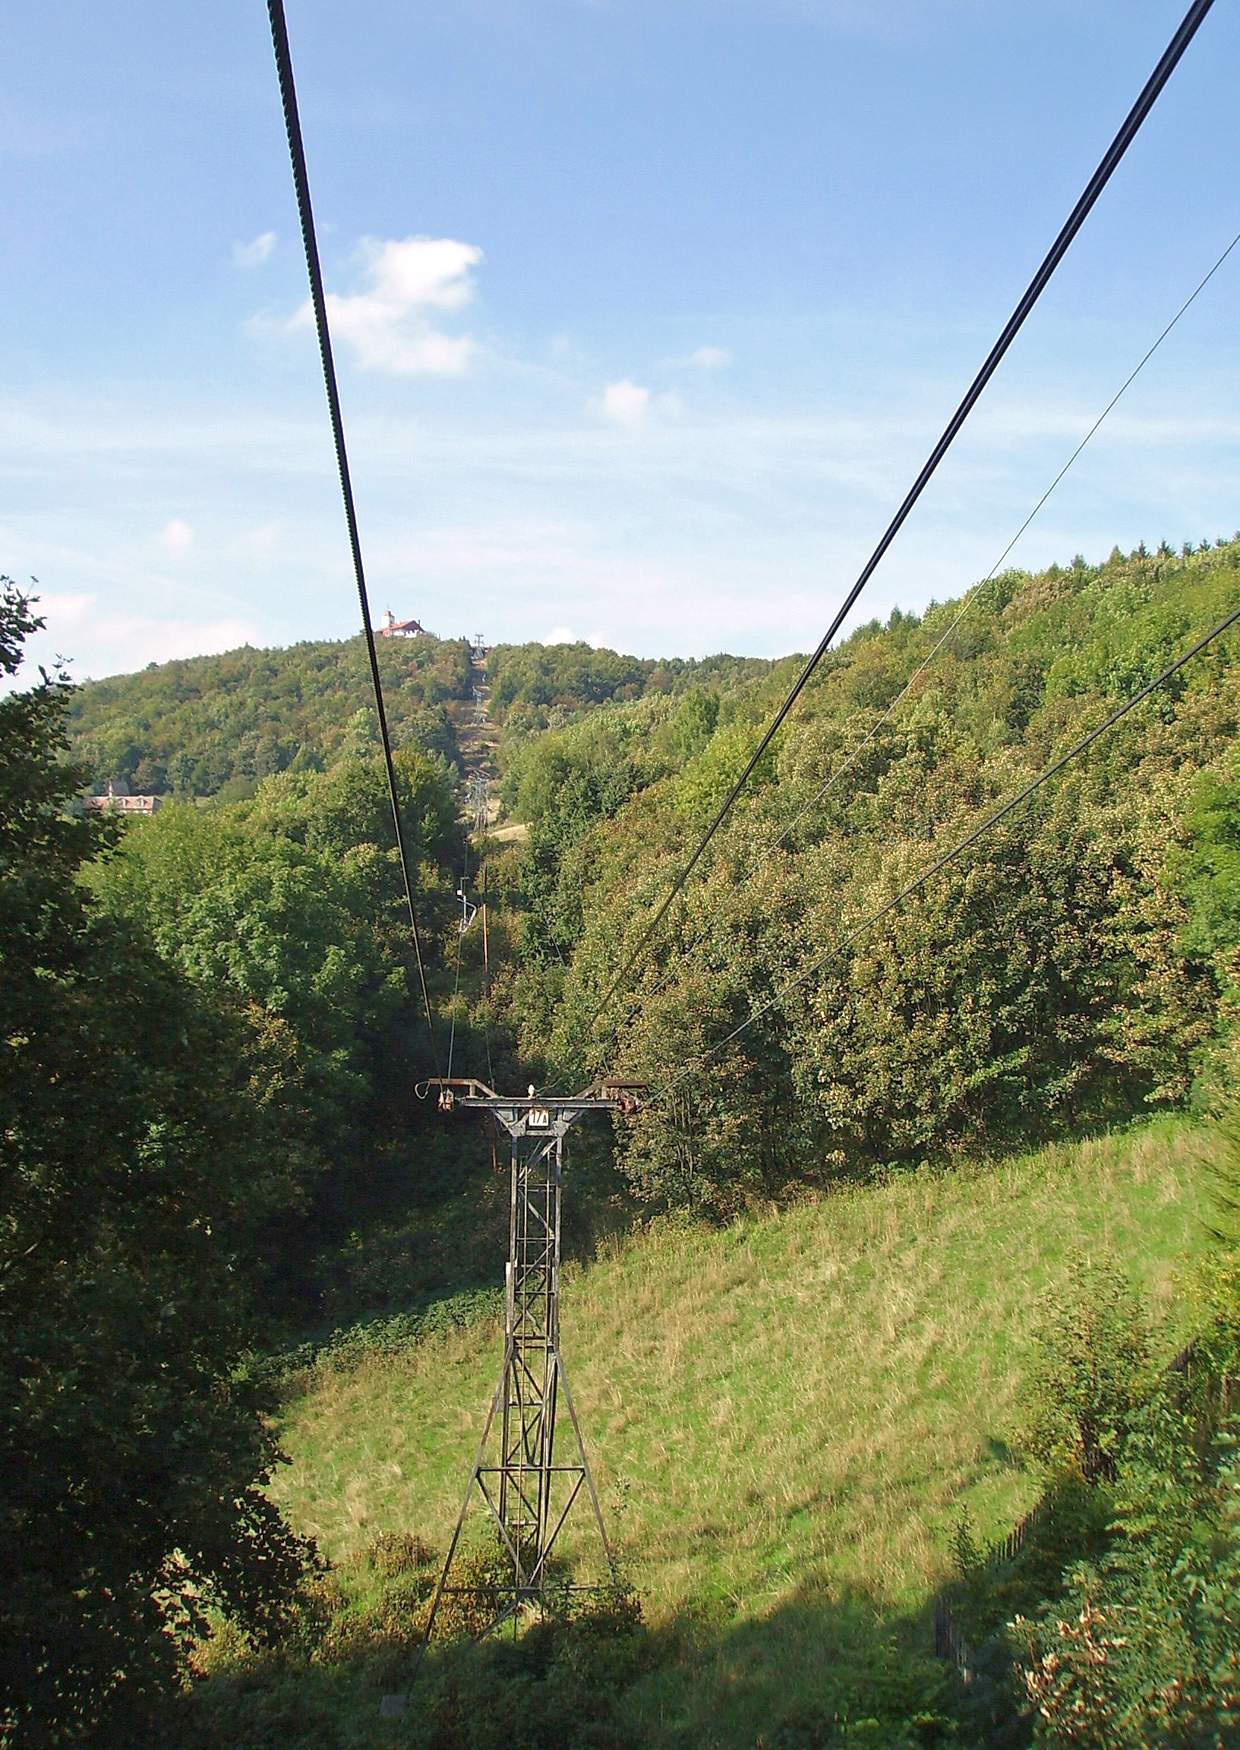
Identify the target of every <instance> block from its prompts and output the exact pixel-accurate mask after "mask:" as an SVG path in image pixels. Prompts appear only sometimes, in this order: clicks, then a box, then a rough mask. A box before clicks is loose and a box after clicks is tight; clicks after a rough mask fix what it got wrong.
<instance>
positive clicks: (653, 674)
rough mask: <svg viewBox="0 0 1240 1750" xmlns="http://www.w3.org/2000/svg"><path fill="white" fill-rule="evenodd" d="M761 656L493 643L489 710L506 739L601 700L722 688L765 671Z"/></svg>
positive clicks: (561, 721) (554, 723) (555, 724)
mask: <svg viewBox="0 0 1240 1750" xmlns="http://www.w3.org/2000/svg"><path fill="white" fill-rule="evenodd" d="M771 666H772V665H771V663H770V662H768V661H766V660H764V659H763V658H762V657H758V656H725V655H720V656H707V657H702V658H700V659H698V658H694V657H684V656H672V657H659V658H655V657H642V656H623V655H621V654H620V653H619V652H618V651H615V650H605V649H595V648H594V646H593V645H590V644H497V645H496V646H495V647H494V649H492V650H491V651H490V652H489V653H488V658H487V678H488V680H489V681H490V686H491V711H492V715H493V716H494V717H495V720H496V721H497V722H498V723H502V724H503V725H504V728H505V730H506V731H507V736H508V740H509V741H510V742H511V741H512V740H513V739H514V738H515V737H518V736H522V735H527V734H529V733H531V732H534V733H537V732H538V731H540V730H543V729H559V728H563V726H564V725H565V724H566V723H569V722H571V721H572V720H573V719H574V718H576V717H579V716H581V715H583V714H584V713H587V712H589V711H592V710H594V709H595V708H596V707H597V706H599V705H606V704H611V703H616V704H623V703H625V702H627V701H629V700H632V699H640V698H642V697H643V696H644V695H645V694H647V693H654V694H659V695H663V694H668V693H682V692H684V691H685V690H686V689H687V688H689V687H693V686H709V687H712V688H723V689H725V690H727V689H730V688H732V687H734V686H737V685H739V684H741V683H742V682H744V681H747V680H751V679H753V678H754V677H756V676H758V675H763V674H766V672H767V671H768V670H769V669H770V667H771Z"/></svg>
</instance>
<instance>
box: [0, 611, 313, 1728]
mask: <svg viewBox="0 0 1240 1750" xmlns="http://www.w3.org/2000/svg"><path fill="white" fill-rule="evenodd" d="M37 623H38V622H36V621H35V620H34V619H33V618H32V616H31V613H30V610H29V605H28V602H27V601H26V600H25V598H24V597H23V596H22V595H21V594H20V593H19V592H18V591H17V590H16V589H15V588H13V587H12V586H11V585H9V584H7V583H6V584H5V585H4V586H3V593H2V594H0V672H3V673H5V674H13V673H14V672H15V671H16V669H17V666H18V662H19V660H20V651H21V645H22V642H23V640H24V638H25V637H26V636H27V635H28V634H29V632H30V631H31V630H32V629H33V628H34V627H35V626H36V625H37ZM67 691H68V690H67V688H66V686H65V685H64V683H63V681H62V680H61V679H60V678H59V677H55V676H53V677H48V676H46V675H45V676H44V677H43V678H42V680H41V681H40V683H39V684H38V685H36V686H34V687H32V688H30V689H28V690H26V691H23V692H13V693H10V694H8V695H7V696H6V697H4V698H3V699H0V984H2V986H3V990H4V1007H3V1026H2V1027H0V1137H2V1138H3V1165H2V1169H0V1171H2V1177H0V1397H2V1399H3V1403H4V1416H3V1418H0V1474H2V1475H3V1478H4V1490H3V1497H2V1500H0V1529H2V1535H0V1735H2V1736H3V1737H4V1740H5V1741H6V1742H10V1741H11V1742H14V1743H32V1744H37V1743H55V1742H65V1741H69V1740H75V1739H77V1738H79V1737H82V1736H84V1735H88V1734H90V1733H92V1732H106V1733H107V1734H108V1741H111V1742H140V1741H141V1740H142V1735H143V1730H144V1728H143V1721H144V1720H145V1719H146V1717H147V1715H148V1713H149V1710H150V1708H151V1706H152V1704H153V1702H154V1701H155V1699H156V1698H157V1697H158V1696H159V1695H160V1694H161V1693H163V1692H165V1691H166V1690H167V1689H168V1688H169V1686H170V1685H171V1684H172V1683H173V1682H174V1680H175V1677H176V1674H177V1672H178V1669H179V1667H180V1663H181V1658H182V1650H183V1647H184V1643H185V1640H186V1637H187V1636H188V1635H189V1634H190V1633H191V1632H192V1631H193V1630H194V1629H195V1628H198V1627H200V1626H201V1624H202V1621H203V1613H204V1611H205V1609H206V1608H207V1607H208V1606H209V1605H211V1604H213V1603H218V1604H219V1605H221V1606H222V1607H223V1608H225V1609H226V1610H228V1611H229V1612H230V1613H232V1614H234V1615H235V1616H236V1617H237V1618H238V1619H239V1620H240V1621H242V1622H244V1623H245V1624H246V1625H247V1626H248V1627H249V1628H250V1629H251V1630H252V1631H254V1632H256V1633H257V1634H259V1635H260V1636H261V1635H262V1634H264V1633H265V1632H267V1631H268V1630H269V1629H270V1628H271V1627H272V1626H273V1624H274V1623H275V1621H276V1620H277V1618H278V1616H279V1614H280V1611H281V1609H282V1607H283V1604H284V1602H285V1601H286V1600H287V1599H288V1597H289V1596H290V1594H291V1591H292V1589H293V1588H294V1586H295V1584H296V1581H297V1578H298V1576H299V1573H300V1571H301V1568H302V1565H303V1559H304V1555H305V1551H304V1549H303V1547H302V1546H301V1545H300V1544H299V1542H298V1540H297V1539H296V1538H294V1536H293V1535H292V1534H291V1533H290V1532H289V1530H288V1528H287V1527H286V1526H285V1524H284V1523H283V1521H282V1519H281V1517H280V1515H279V1513H278V1512H277V1510H276V1509H275V1508H274V1506H273V1505H272V1504H271V1502H270V1500H269V1499H268V1498H267V1496H266V1494H265V1493H264V1490H263V1485H264V1483H265V1481H266V1479H267V1478H268V1477H269V1476H270V1474H271V1472H272V1470H273V1468H274V1467H275V1465H276V1464H277V1462H278V1461H279V1453H278V1451H277V1448H276V1446H275V1443H274V1438H273V1436H272V1434H271V1433H270V1432H269V1430H268V1428H267V1425H266V1423H265V1421H264V1419H263V1411H264V1409H265V1408H266V1405H265V1403H264V1400H263V1399H262V1398H261V1396H260V1395H259V1394H258V1393H257V1391H256V1390H255V1389H254V1388H253V1387H252V1386H248V1385H246V1384H243V1383H240V1382H239V1381H238V1380H237V1378H236V1375H235V1369H236V1363H237V1360H238V1357H239V1356H240V1354H241V1352H242V1351H243V1349H244V1348H245V1346H246V1345H247V1343H248V1342H249V1341H250V1340H251V1338H252V1327H251V1323H250V1318H249V1312H248V1307H247V1296H246V1292H245V1285H244V1282H243V1279H242V1276H241V1274H240V1273H239V1271H238V1269H237V1267H236V1266H237V1257H238V1253H239V1251H240V1250H241V1249H242V1247H243V1240H242V1236H243V1234H244V1232H245V1230H246V1227H247V1225H248V1222H249V1219H250V1217H249V1213H248V1209H247V1204H248V1199H249V1194H250V1185H251V1181H252V1178H253V1175H254V1168H255V1162H254V1160H253V1159H252V1157H251V1155H250V1152H249V1150H248V1147H247V1104H248V1098H249V1096H248V1091H247V1088H246V1086H245V1084H244V1078H243V1077H242V1076H240V1075H238V1074H237V1073H236V1060H235V1058H234V1057H233V1056H232V1054H231V1052H230V1049H229V1040H228V1036H227V1029H226V1028H224V1027H222V1026H221V1024H220V1021H219V1019H218V1017H217V1016H216V1015H215V1014H214V1013H213V1012H212V1011H211V1009H210V1007H209V1006H208V1005H207V1004H204V1003H203V1002H201V1001H199V999H198V997H197V996H196V994H195V992H194V991H193V989H192V988H191V987H190V986H189V985H188V984H187V982H186V981H185V980H184V978H182V977H180V976H179V975H178V974H177V973H176V971H175V970H174V969H173V968H172V967H170V966H169V965H168V964H167V963H166V962H164V961H163V960H161V958H160V957H159V956H158V955H157V954H156V952H155V951H154V950H153V948H152V947H151V946H150V944H149V942H148V940H147V939H146V938H145V936H144V934H143V933H142V931H141V930H140V929H139V928H138V927H137V926H135V925H134V924H132V923H129V922H125V921H121V920H118V919H115V918H113V917H110V916H108V915H107V914H106V913H105V912H104V911H103V910H102V909H101V908H100V907H99V906H98V905H97V904H95V903H94V902H93V901H92V900H91V899H90V898H89V897H88V895H87V893H86V891H85V890H84V888H83V886H82V885H81V882H80V880H79V876H80V874H81V872H82V871H83V870H84V869H85V868H86V867H88V866H89V865H90V864H91V862H92V860H94V859H97V858H98V857H100V856H101V855H103V854H105V853H106V852H107V851H108V849H109V847H110V840H111V833H110V830H109V828H108V827H107V826H106V825H105V826H101V825H99V824H97V823H94V822H90V821H86V820H82V819H80V818H76V819H75V818H71V817H70V816H69V815H68V814H66V812H65V808H64V805H65V803H66V802H67V800H68V799H69V797H70V796H71V795H72V794H73V792H74V790H75V788H76V784H77V774H76V772H75V771H74V769H73V768H72V767H69V766H66V765H65V764H64V763H63V755H64V752H65V749H66V744H67V736H66V728H65V717H66V710H67Z"/></svg>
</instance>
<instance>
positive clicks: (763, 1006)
mask: <svg viewBox="0 0 1240 1750" xmlns="http://www.w3.org/2000/svg"><path fill="white" fill-rule="evenodd" d="M1237 620H1240V606H1238V607H1234V608H1233V609H1232V610H1231V612H1230V613H1229V614H1228V615H1227V616H1226V618H1225V619H1222V620H1220V621H1219V623H1218V625H1217V626H1215V627H1214V628H1213V629H1212V630H1211V631H1209V632H1207V633H1206V634H1205V636H1204V637H1203V638H1199V639H1198V640H1197V642H1196V643H1195V644H1194V645H1193V646H1192V647H1191V649H1189V650H1186V651H1184V653H1183V655H1181V656H1177V657H1176V659H1175V661H1174V662H1172V663H1169V664H1168V666H1167V667H1166V668H1165V669H1164V670H1163V671H1162V673H1161V674H1160V675H1158V676H1157V677H1156V679H1154V680H1152V681H1149V682H1148V683H1147V684H1146V685H1145V686H1143V687H1142V688H1141V690H1140V692H1137V693H1134V694H1133V695H1132V697H1131V698H1129V699H1125V701H1124V703H1123V704H1122V705H1119V706H1117V707H1116V709H1115V710H1114V711H1112V712H1111V714H1110V716H1109V717H1106V718H1104V719H1103V721H1102V722H1101V723H1099V724H1098V725H1097V726H1096V728H1094V729H1091V730H1090V732H1089V734H1088V735H1084V736H1082V737H1081V739H1080V741H1078V742H1077V743H1076V744H1075V746H1073V747H1070V748H1069V749H1068V751H1067V753H1065V754H1062V755H1061V756H1060V757H1059V759H1057V760H1055V761H1054V763H1053V764H1051V765H1049V766H1047V767H1046V769H1045V770H1044V771H1042V772H1039V774H1038V776H1037V777H1036V778H1034V779H1032V780H1031V781H1030V782H1029V783H1028V784H1026V785H1025V786H1024V788H1023V789H1021V790H1018V791H1017V792H1016V794H1015V796H1010V797H1009V798H1008V800H1007V801H1006V802H1004V803H1003V804H1001V806H1000V807H998V808H996V809H995V810H994V811H993V813H991V814H988V815H987V816H986V818H985V820H983V821H982V822H981V823H980V824H979V825H977V826H975V827H974V828H973V829H972V830H971V831H970V832H967V833H966V834H965V836H964V837H963V838H962V839H960V840H959V841H958V842H957V843H956V844H954V845H953V846H952V848H951V850H950V851H944V853H943V855H942V856H941V857H936V858H935V860H934V862H932V863H931V864H930V865H929V867H928V868H926V869H923V870H922V872H921V874H920V875H918V876H915V877H914V879H913V880H912V881H909V882H907V883H906V884H905V886H903V887H902V888H901V889H900V891H899V892H898V893H897V894H895V895H894V896H893V897H892V898H891V899H889V900H887V901H885V903H884V904H882V905H881V906H879V908H878V910H877V911H874V912H871V914H870V915H869V917H867V918H865V919H864V920H863V922H861V923H859V924H858V925H857V926H856V928H855V929H853V930H850V931H849V933H848V934H847V935H846V936H844V937H842V938H841V940H840V941H838V942H833V943H832V944H831V946H830V947H829V948H827V949H825V950H824V952H823V953H821V954H819V955H818V957H817V958H816V959H814V960H811V961H810V963H809V965H808V966H806V967H804V968H803V969H802V970H801V971H800V972H798V973H797V975H796V977H795V978H790V979H789V980H788V982H787V983H786V984H783V985H781V986H780V988H779V989H778V990H777V991H775V992H774V993H773V994H772V995H771V996H770V997H768V998H767V1000H766V1001H765V1002H764V1003H759V1005H758V1007H757V1008H756V1009H752V1010H750V1012H749V1014H748V1015H747V1016H746V1017H745V1019H744V1020H743V1021H742V1022H741V1023H740V1024H739V1025H738V1026H736V1027H733V1029H732V1031H731V1032H730V1033H725V1034H724V1036H723V1038H722V1039H720V1040H718V1041H717V1042H716V1043H715V1044H714V1045H712V1046H711V1048H710V1050H709V1051H705V1052H703V1053H702V1055H701V1056H700V1057H698V1058H695V1059H694V1061H693V1062H692V1063H691V1064H689V1065H687V1066H686V1067H685V1068H684V1069H682V1070H680V1071H679V1073H678V1074H676V1075H674V1076H672V1077H671V1078H670V1079H669V1080H668V1081H666V1082H661V1083H659V1084H657V1085H656V1087H655V1089H654V1092H655V1093H656V1095H662V1094H666V1093H668V1092H669V1091H670V1090H671V1089H672V1088H674V1087H677V1086H678V1085H679V1084H680V1083H681V1082H682V1081H684V1080H685V1079H686V1078H687V1077H689V1076H693V1075H696V1074H697V1073H698V1071H699V1070H701V1069H702V1068H703V1067H704V1066H705V1065H706V1064H708V1063H709V1062H710V1060H711V1058H712V1057H717V1056H718V1054H719V1053H720V1052H721V1051H722V1050H723V1049H724V1048H725V1046H728V1045H730V1044H731V1043H732V1041H733V1040H734V1039H738V1038H739V1037H740V1035H741V1034H742V1033H744V1032H746V1031H747V1029H748V1028H750V1027H752V1026H753V1024H754V1022H755V1021H760V1020H761V1019H762V1017H763V1016H764V1015H768V1014H769V1013H770V1012H771V1010H772V1009H774V1008H777V1007H778V1006H779V1005H780V1004H781V1003H782V1002H783V1001H784V999H785V998H786V997H787V996H789V995H790V993H791V992H792V991H794V990H796V989H797V988H798V987H799V986H800V985H803V984H804V983H805V982H806V980H807V979H810V978H812V977H813V976H814V974H815V973H816V972H818V971H819V970H820V969H821V968H822V967H823V966H825V965H826V964H827V962H828V961H830V960H834V959H835V958H836V957H837V955H840V954H844V953H846V952H847V950H848V949H849V948H851V947H852V946H853V944H854V943H855V942H857V941H859V940H860V938H861V937H862V936H864V935H866V934H867V932H868V931H870V930H872V929H873V928H874V926H875V925H876V924H879V923H881V922H882V920H883V919H884V918H885V917H888V916H890V914H891V913H892V912H893V911H895V910H896V908H897V907H898V906H901V905H903V903H904V901H905V900H906V899H908V898H909V897H910V896H911V895H912V894H914V893H916V892H918V891H919V890H920V889H921V888H923V887H925V886H926V884H927V883H928V882H930V881H932V880H933V879H934V877H935V876H936V875H940V874H942V872H943V870H944V869H946V868H947V867H948V866H949V865H950V864H952V863H954V862H955V861H956V859H957V858H958V857H960V856H962V855H963V854H964V852H965V851H967V850H969V849H970V847H971V846H973V845H975V844H976V843H977V841H978V840H979V839H980V838H983V837H984V836H985V834H986V833H988V832H989V831H990V830H991V828H992V827H995V826H998V824H999V822H1000V821H1001V820H1004V819H1006V818H1007V816H1008V815H1009V814H1011V813H1013V811H1014V810H1015V809H1017V808H1019V807H1020V806H1021V804H1022V803H1023V802H1027V801H1028V800H1029V798H1030V797H1031V796H1032V795H1033V794H1034V792H1035V791H1036V790H1040V789H1041V788H1042V786H1043V785H1044V784H1048V783H1049V782H1050V780H1051V779H1052V778H1054V777H1057V776H1058V774H1059V773H1060V772H1062V771H1063V769H1064V767H1065V766H1067V765H1070V764H1071V763H1072V761H1073V760H1075V759H1077V758H1079V756H1080V755H1081V754H1083V753H1085V752H1086V750H1087V749H1089V748H1091V747H1092V746H1093V744H1094V743H1095V742H1096V741H1097V740H1098V739H1099V738H1100V737H1101V736H1103V735H1105V734H1106V733H1107V731H1108V730H1110V729H1114V727H1115V725H1116V724H1117V723H1119V722H1120V721H1121V720H1122V719H1123V718H1125V717H1126V716H1127V715H1128V713H1129V712H1130V711H1133V710H1135V709H1136V707H1137V706H1138V705H1140V704H1141V703H1142V702H1143V701H1144V700H1146V699H1148V698H1149V696H1150V694H1151V693H1156V692H1157V691H1158V690H1159V688H1160V687H1164V686H1166V684H1167V682H1168V681H1169V680H1170V679H1171V678H1172V676H1173V675H1176V674H1178V673H1179V671H1180V670H1181V669H1182V668H1183V667H1184V666H1185V664H1186V663H1189V662H1191V661H1192V660H1193V658H1194V657H1195V656H1200V654H1201V652H1202V651H1203V650H1206V649H1208V647H1209V646H1210V645H1211V644H1213V643H1214V641H1215V639H1216V638H1221V637H1222V635H1223V633H1224V632H1226V631H1227V630H1228V628H1229V627H1231V626H1234V625H1235V623H1236V622H1237Z"/></svg>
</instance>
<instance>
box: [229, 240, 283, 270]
mask: <svg viewBox="0 0 1240 1750" xmlns="http://www.w3.org/2000/svg"><path fill="white" fill-rule="evenodd" d="M275 246H276V234H275V232H274V231H260V232H259V234H258V236H257V237H255V238H254V239H253V241H252V242H250V243H234V244H233V246H232V258H233V266H234V267H261V266H262V265H263V263H264V262H265V261H267V260H268V259H269V258H270V256H271V252H272V250H273V249H274V248H275Z"/></svg>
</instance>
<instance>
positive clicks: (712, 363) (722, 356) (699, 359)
mask: <svg viewBox="0 0 1240 1750" xmlns="http://www.w3.org/2000/svg"><path fill="white" fill-rule="evenodd" d="M676 362H677V363H678V364H682V365H685V366H686V367H687V368H688V369H689V370H691V371H724V370H726V369H727V367H728V366H729V365H730V364H731V363H732V354H731V353H730V352H729V351H728V349H727V347H726V346H699V347H697V348H695V350H694V351H693V352H691V353H690V354H689V355H688V357H687V358H683V359H678V360H677V361H676Z"/></svg>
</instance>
